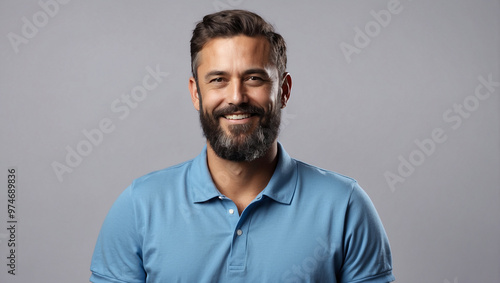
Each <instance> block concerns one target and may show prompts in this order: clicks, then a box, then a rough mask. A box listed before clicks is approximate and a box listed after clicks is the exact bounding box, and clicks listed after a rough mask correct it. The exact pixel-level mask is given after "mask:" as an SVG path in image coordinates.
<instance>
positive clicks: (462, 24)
mask: <svg viewBox="0 0 500 283" xmlns="http://www.w3.org/2000/svg"><path fill="white" fill-rule="evenodd" d="M222 9H247V10H250V11H254V12H257V13H259V14H260V15H262V16H263V17H264V18H265V19H267V20H268V21H270V22H271V23H272V24H273V25H275V27H276V30H277V31H278V32H279V33H281V34H282V35H283V36H284V38H285V40H286V41H287V45H288V71H289V72H290V73H291V75H292V78H293V88H292V94H291V97H290V100H289V103H288V106H287V107H286V108H285V110H284V111H283V113H282V115H283V118H282V127H281V133H280V137H279V140H280V142H281V143H282V144H283V146H284V147H285V148H286V150H287V151H288V153H289V154H290V155H291V156H293V157H295V158H297V159H299V160H302V161H304V162H307V163H311V164H314V165H317V166H320V167H323V168H325V169H328V170H332V171H336V172H338V173H341V174H344V175H348V176H350V177H353V178H355V179H357V180H358V182H359V183H360V185H361V186H362V187H363V188H364V190H365V191H366V192H367V193H368V195H369V196H370V198H371V199H372V201H373V203H374V204H375V206H376V208H377V211H378V213H379V215H380V217H381V219H382V222H383V224H384V226H385V229H386V232H387V235H388V237H389V240H390V244H391V248H392V252H393V267H394V275H395V276H396V279H397V280H396V282H398V283H433V282H435V283H476V282H481V283H498V282H500V271H499V270H500V217H499V216H500V177H499V175H500V149H499V146H500V143H499V141H500V139H499V131H500V119H499V110H500V104H499V96H500V76H499V65H500V60H499V53H500V40H499V35H500V22H499V19H500V16H499V15H500V2H499V1H495V0H479V1H468V0H453V1H452V0H444V1H430V0H423V1H411V0H376V1H373V0H372V1H332V0H330V1H326V0H323V1H284V0H278V1H264V0H255V1H250V0H208V1H193V0H189V1H132V0H122V1H117V0H114V1H95V0H94V1H79V0H71V1H70V0H40V1H1V2H0V34H1V35H2V39H1V41H0V42H1V43H0V130H1V135H0V188H1V189H0V221H1V222H0V255H1V259H0V263H2V264H1V265H0V282H2V283H18V282H22V283H28V282H29V283H31V282H61V283H67V282H88V279H89V277H90V271H89V266H90V260H91V256H92V252H93V249H94V245H95V242H96V239H97V235H98V233H99V229H100V227H101V225H102V222H103V220H104V218H105V216H106V214H107V212H108V210H109V208H110V207H111V205H112V203H113V202H114V201H115V199H116V198H117V197H118V195H119V194H120V193H121V192H122V191H123V190H124V189H125V188H126V187H127V186H128V185H129V184H130V183H131V182H132V180H133V179H135V178H137V177H140V176H141V175H144V174H146V173H148V172H151V171H154V170H158V169H162V168H165V167H168V166H171V165H174V164H177V163H180V162H183V161H186V160H188V159H191V158H194V157H195V156H196V155H198V154H199V152H200V151H201V149H202V147H203V146H204V143H205V140H204V138H203V136H202V133H201V129H200V126H199V121H198V113H197V112H196V110H195V109H194V107H193V105H192V102H191V99H190V96H189V92H188V88H187V87H188V79H189V77H190V56H189V40H190V37H191V32H192V30H193V28H194V26H195V24H196V22H198V21H199V20H201V18H202V17H203V16H204V15H206V14H209V13H213V12H216V11H219V10H222ZM207 260H208V259H207ZM300 264H305V266H304V268H305V269H307V268H308V264H310V263H309V261H304V262H303V263H300V262H299V263H298V265H300Z"/></svg>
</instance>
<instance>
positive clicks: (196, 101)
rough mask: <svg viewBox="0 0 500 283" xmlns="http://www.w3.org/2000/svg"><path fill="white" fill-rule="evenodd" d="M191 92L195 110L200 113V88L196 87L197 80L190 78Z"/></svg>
mask: <svg viewBox="0 0 500 283" xmlns="http://www.w3.org/2000/svg"><path fill="white" fill-rule="evenodd" d="M189 92H190V93H191V100H192V101H193V106H194V108H195V109H196V110H197V111H200V97H199V92H198V86H197V85H196V80H195V79H194V78H193V77H191V78H189Z"/></svg>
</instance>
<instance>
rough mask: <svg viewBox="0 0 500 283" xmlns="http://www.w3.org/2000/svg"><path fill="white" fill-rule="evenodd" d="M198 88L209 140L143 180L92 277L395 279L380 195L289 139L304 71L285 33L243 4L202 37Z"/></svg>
mask: <svg viewBox="0 0 500 283" xmlns="http://www.w3.org/2000/svg"><path fill="white" fill-rule="evenodd" d="M191 66H192V73H193V77H191V78H190V79H189V91H190V93H191V99H192V101H193V105H194V107H195V108H196V109H197V110H198V111H199V115H200V121H201V125H202V129H203V133H204V135H205V137H206V138H207V145H206V147H205V148H204V149H203V150H202V152H201V153H200V155H199V156H198V157H196V158H195V159H193V160H190V161H187V162H185V163H182V164H179V165H176V166H173V167H170V168H167V169H164V170H160V171H157V172H153V173H150V174H148V175H146V176H143V177H141V178H138V179H136V180H135V181H134V182H133V183H132V184H131V185H130V187H129V188H127V189H126V190H125V191H124V192H123V193H122V194H121V195H120V197H119V198H118V199H117V201H116V202H115V204H114V205H113V207H112V208H111V210H110V212H109V213H108V216H107V217H106V220H105V222H104V224H103V227H102V229H101V232H100V234H99V238H98V241H97V244H96V248H95V251H94V256H93V259H92V265H91V270H92V277H91V281H92V282H345V283H347V282H353V283H354V282H357V283H359V282H381V283H382V282H384V283H385V282H391V281H393V280H394V276H393V275H392V262H391V253H390V248H389V243H388V240H387V236H386V234H385V231H384V228H383V226H382V223H381V222H380V219H379V217H378V215H377V212H376V210H375V208H374V207H373V204H372V203H371V201H370V199H369V198H368V196H367V195H366V194H365V193H364V191H363V190H362V189H361V188H360V187H359V185H358V184H357V182H356V181H355V180H353V179H351V178H348V177H345V176H342V175H339V174H337V173H334V172H330V171H327V170H323V169H320V168H317V167H314V166H311V165H308V164H305V163H303V162H300V161H297V160H295V159H293V158H291V157H290V156H289V155H288V154H287V153H286V151H285V150H284V148H283V146H282V145H281V144H280V143H278V141H277V137H278V132H279V127H280V117H281V109H282V108H284V107H286V104H287V102H288V99H289V97H290V93H291V87H292V79H291V76H290V74H288V73H287V72H286V47H285V42H284V40H283V38H282V37H281V36H280V35H279V34H277V33H275V32H274V29H273V27H272V26H271V25H269V24H268V23H267V22H265V21H264V20H263V19H262V18H261V17H260V16H258V15H256V14H254V13H251V12H247V11H241V10H231V11H222V12H219V13H215V14H211V15H207V16H205V17H204V18H203V20H202V21H201V22H200V23H198V24H197V26H196V28H195V30H194V31H193V36H192V39H191Z"/></svg>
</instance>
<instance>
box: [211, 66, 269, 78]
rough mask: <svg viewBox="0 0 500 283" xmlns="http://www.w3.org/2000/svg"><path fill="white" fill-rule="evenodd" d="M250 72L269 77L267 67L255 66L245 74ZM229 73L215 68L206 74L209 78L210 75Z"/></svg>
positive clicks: (244, 74) (226, 74)
mask: <svg viewBox="0 0 500 283" xmlns="http://www.w3.org/2000/svg"><path fill="white" fill-rule="evenodd" d="M250 74H257V75H260V76H262V77H265V78H269V74H268V73H267V72H266V70H265V69H261V68H253V69H248V70H245V71H244V72H243V76H246V75H250ZM228 75H229V73H228V72H226V71H219V70H213V71H210V72H208V73H207V74H206V75H205V80H208V79H209V78H210V77H215V76H228Z"/></svg>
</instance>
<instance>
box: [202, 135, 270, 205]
mask: <svg viewBox="0 0 500 283" xmlns="http://www.w3.org/2000/svg"><path fill="white" fill-rule="evenodd" d="M207 163H208V168H209V170H210V174H211V175H212V179H213V181H214V183H215V186H216V187H217V189H218V190H219V191H220V192H221V193H222V194H224V195H225V196H226V197H228V198H230V199H231V200H232V201H233V202H234V203H235V204H236V206H237V207H238V211H239V212H240V213H241V212H242V211H243V209H244V208H245V207H246V206H247V205H248V204H249V203H250V202H251V201H252V200H253V199H254V198H255V197H256V196H257V195H258V194H259V193H260V192H261V191H262V190H263V189H264V188H265V187H266V186H267V183H269V180H270V179H271V177H272V175H273V173H274V169H275V168H276V164H277V163H278V143H277V142H276V141H275V142H274V143H273V145H272V146H271V148H270V149H269V151H268V152H267V153H266V154H265V155H264V156H263V157H261V158H258V159H256V160H254V161H243V162H235V161H230V160H226V159H222V158H220V157H219V156H217V154H215V152H214V150H213V149H212V147H211V146H210V144H209V143H208V142H207Z"/></svg>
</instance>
